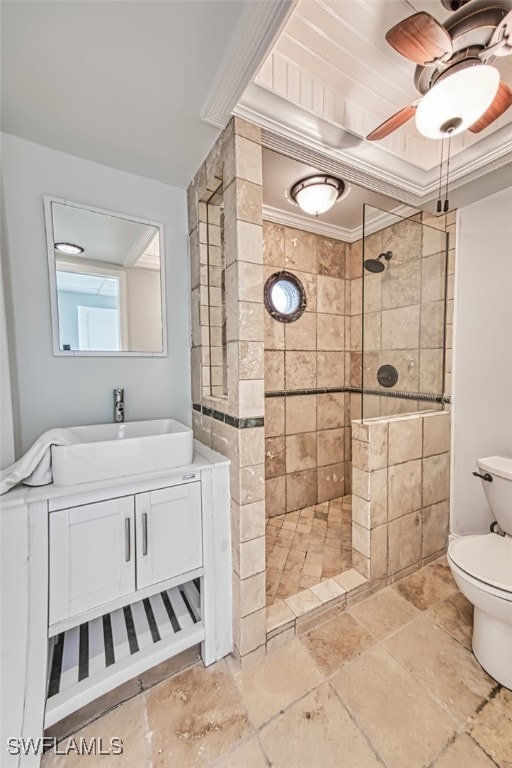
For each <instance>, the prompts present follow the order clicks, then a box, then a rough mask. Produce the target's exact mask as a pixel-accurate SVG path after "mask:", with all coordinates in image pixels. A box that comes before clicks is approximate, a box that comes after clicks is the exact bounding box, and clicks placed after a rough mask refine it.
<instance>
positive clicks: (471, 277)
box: [451, 187, 512, 534]
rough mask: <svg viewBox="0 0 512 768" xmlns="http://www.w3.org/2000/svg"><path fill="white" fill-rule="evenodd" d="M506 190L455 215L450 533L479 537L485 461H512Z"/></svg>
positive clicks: (509, 192) (511, 212)
mask: <svg viewBox="0 0 512 768" xmlns="http://www.w3.org/2000/svg"><path fill="white" fill-rule="evenodd" d="M511 244H512V187H509V188H508V189H506V190H504V191H502V192H499V193H498V194H496V195H492V196H491V197H487V198H485V199H483V200H481V201H479V202H478V203H474V204H473V205H470V206H468V207H466V208H463V209H462V210H461V211H460V212H459V216H458V232H457V267H456V281H457V282H456V295H455V343H454V348H455V357H454V368H453V370H454V380H453V398H454V405H453V422H452V423H453V452H452V520H451V529H452V532H454V533H459V534H469V533H479V532H485V531H487V530H488V528H489V523H490V522H491V521H492V519H493V516H492V514H491V511H490V508H489V506H488V504H487V501H486V498H485V495H484V491H483V488H482V484H481V481H480V480H478V478H476V477H473V476H472V474H471V473H472V472H473V470H475V469H476V468H477V467H476V460H477V459H478V458H482V457H484V456H492V455H502V456H511V457H512V245H511Z"/></svg>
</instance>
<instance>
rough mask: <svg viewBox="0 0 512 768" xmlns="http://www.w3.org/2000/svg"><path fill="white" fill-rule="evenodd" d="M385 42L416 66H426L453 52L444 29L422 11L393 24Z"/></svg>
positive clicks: (448, 36)
mask: <svg viewBox="0 0 512 768" xmlns="http://www.w3.org/2000/svg"><path fill="white" fill-rule="evenodd" d="M386 40H387V41H388V43H389V44H390V45H391V46H392V47H393V48H394V49H395V50H396V51H398V53H401V54H402V56H405V58H406V59H409V60H410V61H414V62H415V63H416V64H426V63H427V62H429V61H433V60H434V59H437V58H439V57H440V56H443V55H444V54H450V53H452V51H453V45H452V39H451V37H450V35H449V34H448V32H447V31H446V29H445V28H444V27H443V25H442V24H440V23H439V22H438V21H437V19H434V17H433V16H431V15H430V13H425V12H424V11H421V12H420V13H415V14H413V15H412V16H408V17H407V18H406V19H404V20H403V21H399V22H398V24H395V26H394V27H392V28H391V29H390V30H388V32H387V33H386Z"/></svg>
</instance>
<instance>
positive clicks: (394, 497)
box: [388, 460, 421, 520]
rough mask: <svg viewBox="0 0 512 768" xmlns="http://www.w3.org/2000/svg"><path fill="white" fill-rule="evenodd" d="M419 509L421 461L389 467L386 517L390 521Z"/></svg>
mask: <svg viewBox="0 0 512 768" xmlns="http://www.w3.org/2000/svg"><path fill="white" fill-rule="evenodd" d="M420 507H421V460H418V461H406V462H405V463H404V464H396V465H392V466H390V467H389V487H388V516H389V519H390V520H394V519H395V518H396V517H402V516H403V515H406V514H408V513H409V512H414V511H415V510H417V509H420Z"/></svg>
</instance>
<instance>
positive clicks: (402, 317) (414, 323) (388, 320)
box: [382, 305, 420, 349]
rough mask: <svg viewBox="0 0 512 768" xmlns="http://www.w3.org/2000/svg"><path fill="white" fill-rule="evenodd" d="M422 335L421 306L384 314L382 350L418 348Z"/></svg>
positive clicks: (390, 310) (391, 310)
mask: <svg viewBox="0 0 512 768" xmlns="http://www.w3.org/2000/svg"><path fill="white" fill-rule="evenodd" d="M419 334H420V308H419V305H416V306H411V307H403V308H401V309H387V310H385V311H383V312H382V348H383V349H411V348H414V347H416V348H417V347H418V344H419Z"/></svg>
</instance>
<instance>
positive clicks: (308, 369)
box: [281, 351, 325, 390]
mask: <svg viewBox="0 0 512 768" xmlns="http://www.w3.org/2000/svg"><path fill="white" fill-rule="evenodd" d="M316 386H317V360H316V353H315V352H293V351H292V352H286V360H285V387H286V389H287V390H290V389H291V390H293V389H306V388H307V389H309V388H314V387H316ZM324 386H325V385H324ZM281 389H283V387H281Z"/></svg>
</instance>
